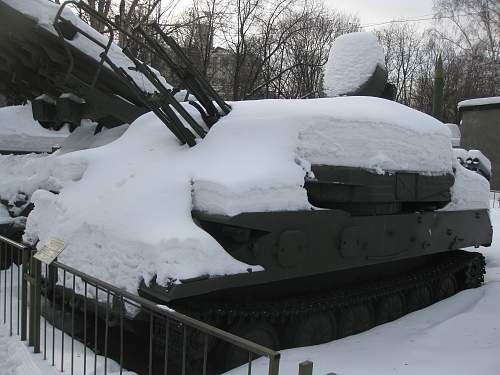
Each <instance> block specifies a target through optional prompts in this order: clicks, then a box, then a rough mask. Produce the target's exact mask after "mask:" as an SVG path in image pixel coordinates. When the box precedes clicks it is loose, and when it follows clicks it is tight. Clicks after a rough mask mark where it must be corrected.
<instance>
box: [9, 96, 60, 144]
mask: <svg viewBox="0 0 500 375" xmlns="http://www.w3.org/2000/svg"><path fill="white" fill-rule="evenodd" d="M68 134H69V131H68V129H67V128H63V129H61V130H59V131H53V130H48V129H45V128H43V127H42V126H41V125H40V124H39V123H38V122H37V121H35V120H33V115H32V112H31V105H30V104H28V105H24V106H13V107H3V108H0V151H13V152H14V151H15V152H49V151H51V150H52V147H53V146H55V145H58V144H60V143H61V142H62V141H63V140H64V139H65V138H66V137H67V136H68Z"/></svg>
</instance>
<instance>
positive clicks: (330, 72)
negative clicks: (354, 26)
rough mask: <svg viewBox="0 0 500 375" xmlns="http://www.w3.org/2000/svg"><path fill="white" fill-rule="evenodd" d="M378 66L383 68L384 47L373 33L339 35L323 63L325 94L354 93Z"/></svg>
mask: <svg viewBox="0 0 500 375" xmlns="http://www.w3.org/2000/svg"><path fill="white" fill-rule="evenodd" d="M377 65H380V66H381V67H382V68H384V69H385V58H384V50H383V49H382V46H381V45H380V44H379V42H378V39H377V37H376V36H375V34H373V33H369V32H356V33H350V34H344V35H341V36H339V37H338V38H337V39H335V40H334V42H333V45H332V48H331V49H330V54H329V56H328V61H327V63H326V65H325V80H324V83H325V88H324V90H325V94H326V96H329V97H333V96H342V95H348V94H352V93H354V92H356V91H357V90H358V89H359V88H360V87H361V86H362V85H363V84H364V83H365V82H367V81H368V80H369V79H370V77H371V76H372V75H373V73H374V72H375V69H376V68H377Z"/></svg>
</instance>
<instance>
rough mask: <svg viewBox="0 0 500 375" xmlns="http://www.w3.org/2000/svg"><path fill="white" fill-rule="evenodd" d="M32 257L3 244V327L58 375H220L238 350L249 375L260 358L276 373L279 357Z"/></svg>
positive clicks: (10, 243) (0, 244) (29, 251)
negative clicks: (61, 374) (229, 356)
mask: <svg viewBox="0 0 500 375" xmlns="http://www.w3.org/2000/svg"><path fill="white" fill-rule="evenodd" d="M35 254H36V250H35V249H33V248H31V247H28V246H25V245H23V244H19V243H17V242H14V241H12V240H10V239H8V238H6V237H4V236H0V265H1V267H0V268H1V269H2V274H0V275H1V276H2V280H1V283H0V296H1V298H2V305H1V307H2V309H3V311H1V313H3V316H2V318H3V320H2V321H3V323H4V324H8V325H9V333H10V335H19V336H20V339H21V340H26V339H27V340H28V345H29V346H31V347H33V351H34V352H35V353H43V357H44V359H46V360H48V361H50V363H51V364H52V365H53V366H55V367H57V368H58V369H59V370H60V371H61V372H65V373H68V374H74V373H75V372H78V373H80V372H81V370H83V373H84V374H88V373H89V371H90V373H92V374H95V375H97V374H98V373H102V374H105V375H106V374H107V373H108V372H110V371H111V370H110V369H112V372H114V373H118V372H119V373H120V374H122V372H123V371H125V369H127V370H131V371H135V372H137V373H139V374H149V375H152V374H182V375H185V374H189V375H191V374H204V375H205V374H215V373H221V372H223V371H225V370H228V369H229V367H225V366H226V364H225V362H224V356H225V354H226V353H227V352H228V351H229V350H233V352H235V353H238V355H239V358H245V359H246V361H245V362H246V365H247V366H248V374H251V373H252V363H253V361H254V360H255V359H257V358H258V357H266V358H267V360H268V362H269V364H268V371H267V372H268V374H269V375H278V373H279V360H280V354H279V353H278V352H276V351H273V350H271V349H268V348H266V347H263V346H261V345H258V344H255V343H253V342H251V341H248V340H246V339H243V338H241V337H238V336H236V335H233V334H231V333H228V332H225V331H223V330H221V329H218V328H216V327H214V326H211V325H208V324H206V323H204V322H201V321H198V320H196V319H193V318H191V317H189V316H186V315H183V314H180V313H178V312H175V311H173V310H170V309H168V308H167V307H165V306H159V305H157V304H155V303H153V302H151V301H149V300H147V299H144V298H142V297H139V296H137V295H135V294H132V293H129V292H127V291H125V290H123V289H120V288H117V287H115V286H113V285H111V284H109V283H106V282H103V281H101V280H98V279H96V278H94V277H92V276H90V275H87V274H85V273H83V272H80V271H78V270H77V269H74V268H72V267H69V266H67V265H64V264H62V263H59V262H57V261H54V262H52V263H51V264H50V265H47V264H44V263H42V262H40V261H39V260H38V259H36V258H35V257H34V255H35ZM0 316H1V315H0ZM238 364H240V363H238ZM243 364H244V363H243ZM77 370H78V371H77Z"/></svg>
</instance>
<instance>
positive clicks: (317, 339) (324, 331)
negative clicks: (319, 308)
mask: <svg viewBox="0 0 500 375" xmlns="http://www.w3.org/2000/svg"><path fill="white" fill-rule="evenodd" d="M336 334H337V322H336V320H335V317H334V316H333V315H331V314H328V313H326V312H320V313H313V314H311V315H309V316H307V317H306V318H304V319H302V320H300V321H299V322H298V324H297V326H296V327H295V332H294V335H293V339H292V346H293V347H294V348H296V347H300V346H310V345H318V344H323V343H325V342H329V341H332V340H333V339H334V338H335V337H336Z"/></svg>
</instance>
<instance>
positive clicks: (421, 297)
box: [406, 286, 432, 313]
mask: <svg viewBox="0 0 500 375" xmlns="http://www.w3.org/2000/svg"><path fill="white" fill-rule="evenodd" d="M431 303H432V294H431V290H430V289H429V288H428V287H427V286H422V287H419V288H416V289H413V290H411V291H410V292H409V293H408V295H407V297H406V306H407V308H408V312H409V313H411V312H413V311H417V310H420V309H423V308H424V307H427V306H429V305H430V304H431Z"/></svg>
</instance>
